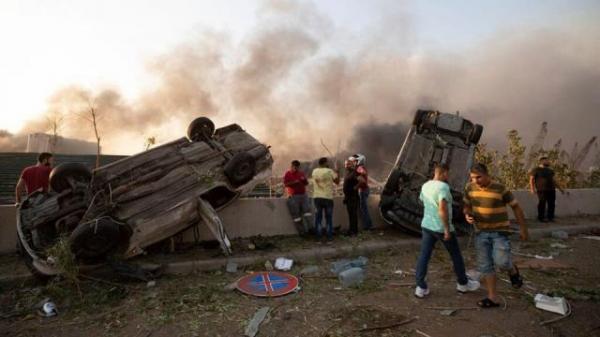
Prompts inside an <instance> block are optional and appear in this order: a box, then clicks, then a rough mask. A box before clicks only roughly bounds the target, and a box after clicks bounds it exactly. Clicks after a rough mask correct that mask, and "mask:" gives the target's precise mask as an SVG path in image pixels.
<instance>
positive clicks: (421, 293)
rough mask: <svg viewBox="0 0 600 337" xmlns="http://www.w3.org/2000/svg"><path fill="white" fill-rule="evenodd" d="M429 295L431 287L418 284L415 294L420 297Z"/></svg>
mask: <svg viewBox="0 0 600 337" xmlns="http://www.w3.org/2000/svg"><path fill="white" fill-rule="evenodd" d="M427 295H429V288H425V289H423V288H421V287H419V286H417V288H416V289H415V296H417V297H418V298H423V297H425V296H427Z"/></svg>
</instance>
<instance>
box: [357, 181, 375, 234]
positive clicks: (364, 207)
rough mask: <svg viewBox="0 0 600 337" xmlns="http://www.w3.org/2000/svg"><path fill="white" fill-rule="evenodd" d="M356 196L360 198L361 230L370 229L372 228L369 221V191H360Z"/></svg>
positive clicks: (371, 223)
mask: <svg viewBox="0 0 600 337" xmlns="http://www.w3.org/2000/svg"><path fill="white" fill-rule="evenodd" d="M358 195H359V197H360V215H361V220H362V225H363V228H364V229H370V228H371V227H372V226H373V222H372V221H371V216H370V215H369V205H368V199H369V189H368V188H366V189H364V190H361V191H360V192H359V193H358Z"/></svg>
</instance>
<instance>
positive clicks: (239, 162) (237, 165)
mask: <svg viewBox="0 0 600 337" xmlns="http://www.w3.org/2000/svg"><path fill="white" fill-rule="evenodd" d="M255 168H256V160H255V159H254V157H252V155H250V154H249V153H247V152H240V153H237V154H236V155H234V156H233V158H231V159H230V160H229V161H228V162H227V164H225V167H224V171H225V176H227V178H228V179H229V182H230V183H231V185H233V186H235V187H237V186H240V185H243V184H245V183H247V182H248V181H250V179H252V177H254V170H255Z"/></svg>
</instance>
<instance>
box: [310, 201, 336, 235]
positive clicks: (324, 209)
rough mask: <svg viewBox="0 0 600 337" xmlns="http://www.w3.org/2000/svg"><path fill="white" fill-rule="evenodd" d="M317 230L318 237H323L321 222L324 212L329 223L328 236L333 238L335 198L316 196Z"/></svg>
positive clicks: (326, 221)
mask: <svg viewBox="0 0 600 337" xmlns="http://www.w3.org/2000/svg"><path fill="white" fill-rule="evenodd" d="M314 202H315V209H316V210H317V213H316V214H315V230H316V232H317V233H316V234H317V238H320V237H321V222H322V221H323V213H324V214H325V223H326V224H327V238H328V239H329V240H331V239H332V238H333V200H331V199H324V198H315V199H314Z"/></svg>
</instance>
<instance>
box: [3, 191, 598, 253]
mask: <svg viewBox="0 0 600 337" xmlns="http://www.w3.org/2000/svg"><path fill="white" fill-rule="evenodd" d="M514 195H515V197H516V198H517V200H518V201H519V203H520V204H521V206H522V208H523V210H524V212H525V216H526V217H527V218H535V217H536V216H537V198H536V197H535V196H533V195H531V194H530V193H529V192H527V191H515V192H514ZM378 203H379V195H371V196H370V197H369V210H370V212H371V218H372V219H373V224H374V226H375V227H380V226H383V225H384V222H383V221H382V219H381V217H380V215H379V210H378V207H377V205H378ZM556 205H557V208H556V215H557V216H559V217H567V216H580V215H599V214H600V189H577V190H569V191H568V194H565V195H562V194H560V193H559V194H558V195H557V200H556ZM219 214H220V216H221V219H222V220H223V223H224V225H225V229H226V231H227V233H228V235H229V236H230V237H231V238H237V237H249V236H256V235H263V236H273V235H293V234H296V228H295V227H294V225H293V223H292V219H291V217H290V215H289V213H288V210H287V205H286V200H285V199H282V198H277V199H240V200H238V201H236V202H235V203H234V204H233V205H231V206H229V207H227V208H225V209H224V210H221V211H220V212H219ZM509 214H511V216H512V212H509ZM15 219H16V218H15V207H14V206H0V254H5V253H11V252H14V251H15V247H16V238H17V234H16V230H15V226H16V225H15ZM333 221H334V226H341V227H342V228H343V229H347V227H348V215H347V213H346V209H345V207H344V205H343V204H342V199H341V198H336V199H335V201H334V210H333ZM359 222H360V221H359ZM359 226H360V223H359ZM199 229H200V230H199V233H200V236H199V239H200V240H212V239H213V237H212V235H211V233H210V232H209V231H208V229H206V228H204V227H202V226H201V227H200V228H199ZM183 238H184V240H185V241H191V240H193V239H194V235H193V231H192V230H188V231H186V232H184V233H183Z"/></svg>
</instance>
